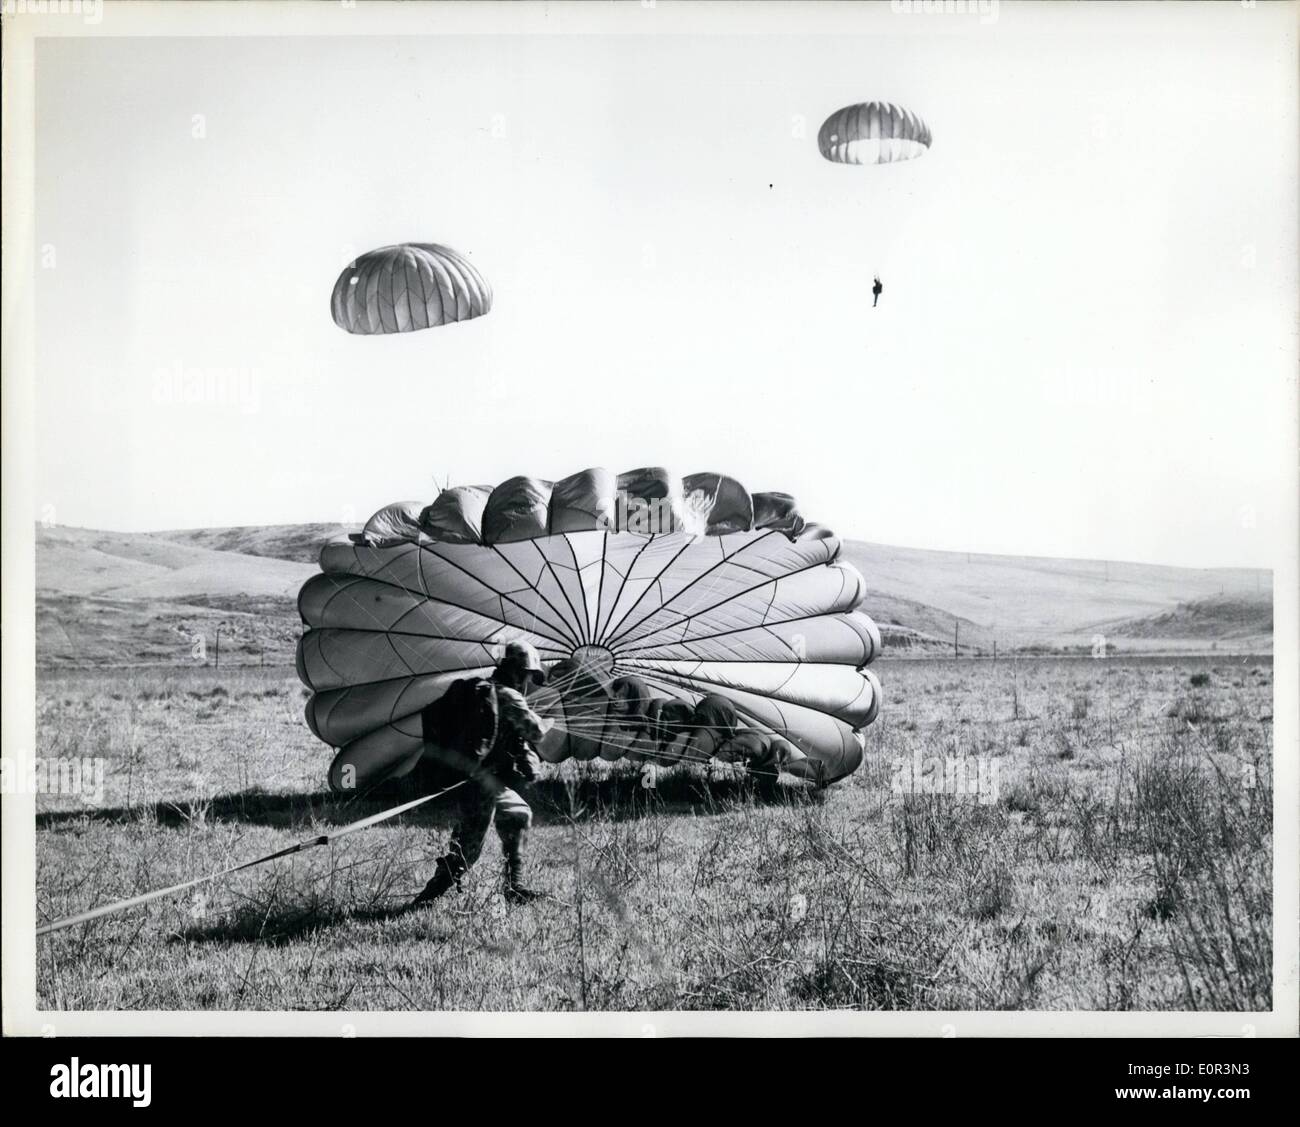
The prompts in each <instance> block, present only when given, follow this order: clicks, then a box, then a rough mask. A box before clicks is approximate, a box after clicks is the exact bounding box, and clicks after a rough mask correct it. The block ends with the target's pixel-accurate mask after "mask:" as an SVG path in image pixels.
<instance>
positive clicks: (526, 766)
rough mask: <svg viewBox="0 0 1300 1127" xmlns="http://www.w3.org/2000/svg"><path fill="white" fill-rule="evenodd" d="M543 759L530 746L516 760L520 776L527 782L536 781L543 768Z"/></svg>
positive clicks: (516, 768)
mask: <svg viewBox="0 0 1300 1127" xmlns="http://www.w3.org/2000/svg"><path fill="white" fill-rule="evenodd" d="M541 766H542V761H541V759H539V758H538V756H537V752H535V751H533V750H532V748H529V749H528V750H527V751H526V752H524V754H523V755H521V756H520V757H519V758H518V759H516V760H515V770H516V771H518V772H519V777H520V778H521V779H523V780H524V782H526V783H535V782H536V781H537V775H538V772H539V771H540V770H541Z"/></svg>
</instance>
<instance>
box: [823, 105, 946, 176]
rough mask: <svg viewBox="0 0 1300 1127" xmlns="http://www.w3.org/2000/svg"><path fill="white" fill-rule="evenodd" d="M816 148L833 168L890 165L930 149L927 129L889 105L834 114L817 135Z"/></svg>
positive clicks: (910, 114) (914, 118)
mask: <svg viewBox="0 0 1300 1127" xmlns="http://www.w3.org/2000/svg"><path fill="white" fill-rule="evenodd" d="M817 148H818V149H820V150H821V154H822V156H824V157H825V158H826V159H827V160H829V161H833V162H834V163H835V164H892V163H893V162H894V161H900V160H911V159H912V158H913V157H919V156H920V155H921V154H922V153H924V152H926V151H927V150H928V149H929V148H930V127H929V126H928V125H926V124H925V122H924V121H922V120H921V119H920V118H919V117H917V116H916V115H915V114H914V113H912V112H911V111H909V110H905V109H903V108H902V107H901V106H896V105H894V104H893V103H892V102H862V103H860V104H859V105H856V106H845V107H844V108H843V109H840V110H836V111H835V112H834V113H833V114H831V116H830V117H828V118H827V119H826V120H825V121H824V122H823V123H822V127H821V129H820V130H818V132H817Z"/></svg>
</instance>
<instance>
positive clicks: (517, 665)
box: [415, 643, 552, 906]
mask: <svg viewBox="0 0 1300 1127" xmlns="http://www.w3.org/2000/svg"><path fill="white" fill-rule="evenodd" d="M507 668H512V669H514V670H515V671H516V672H521V671H522V673H524V674H526V675H527V676H528V677H529V678H531V679H532V680H533V681H534V682H535V683H540V681H541V680H542V679H543V677H544V674H543V673H542V670H541V664H540V662H539V661H538V659H537V653H536V651H535V650H534V649H533V648H532V647H531V646H528V645H526V644H524V643H510V644H509V645H507V647H506V656H505V658H503V661H502V666H501V667H499V670H498V674H497V676H496V677H494V678H493V688H494V689H495V693H496V713H497V729H496V740H495V742H494V743H493V744H492V749H491V751H490V752H489V753H488V754H487V756H486V757H485V758H484V759H483V760H482V762H481V763H473V764H471V763H466V762H463V761H462V762H460V763H449V762H447V761H446V759H445V757H444V756H442V755H441V754H440V751H441V749H439V748H438V747H437V746H436V745H432V746H430V748H429V752H430V753H431V755H430V756H427V757H429V758H432V759H433V761H434V762H435V764H437V763H439V761H442V766H441V767H440V768H438V767H435V774H437V773H438V772H439V771H440V772H441V778H439V780H438V784H437V785H438V786H446V785H449V784H450V783H451V782H454V781H456V780H457V779H466V778H468V782H466V783H465V785H464V786H461V787H458V788H457V789H456V791H455V792H453V795H454V801H455V803H456V807H457V809H456V824H455V828H454V829H453V830H452V835H451V845H450V848H449V849H448V850H447V852H446V853H445V854H444V855H443V856H442V857H440V858H438V861H437V866H436V868H435V871H434V875H433V879H432V880H430V881H429V883H428V884H427V885H426V886H425V889H424V891H423V892H421V893H420V895H419V896H418V897H417V898H416V901H415V903H416V905H417V906H418V905H420V904H425V903H428V902H429V901H431V900H435V899H437V898H438V897H439V896H441V895H442V894H443V893H445V892H446V891H448V890H449V889H450V888H451V887H452V886H454V885H457V884H459V883H460V878H461V877H463V876H464V875H465V873H466V871H467V870H468V869H469V867H470V866H471V865H473V864H474V862H475V861H477V860H478V858H479V855H480V854H481V853H482V852H483V841H484V839H485V838H486V837H487V832H488V828H489V827H490V826H491V825H492V823H493V821H494V820H495V822H496V829H497V836H498V837H499V838H500V839H501V849H502V852H503V853H504V854H505V859H506V865H505V892H506V898H507V899H508V900H511V901H512V902H516V903H519V902H523V901H526V900H531V899H534V898H535V897H536V896H537V895H538V894H537V893H534V892H532V891H530V890H529V889H527V888H525V887H524V886H523V884H522V876H523V867H524V860H523V854H524V844H525V841H526V839H527V836H528V830H529V828H530V827H531V826H532V822H533V812H532V809H531V808H530V807H529V805H528V803H527V802H525V801H524V799H523V797H522V795H520V793H519V791H520V789H522V787H523V786H524V785H525V784H527V783H530V782H532V781H533V780H534V779H535V778H536V777H537V769H538V767H539V766H540V761H539V759H538V757H537V752H536V751H535V750H534V748H533V745H534V744H535V743H537V742H538V741H539V740H541V738H542V737H543V736H544V735H545V734H546V733H547V731H549V730H550V727H551V723H552V722H551V721H550V720H543V719H542V718H541V717H540V716H538V715H537V713H536V712H534V711H533V710H532V709H531V708H529V707H528V702H527V700H525V698H524V695H523V693H521V692H518V691H517V690H515V689H512V688H510V686H509V685H506V684H502V683H501V679H502V674H503V672H504V671H505V670H506V669H507ZM506 679H509V678H508V677H507V678H506ZM430 707H431V708H432V707H433V706H430ZM426 715H427V710H426ZM429 732H430V729H429V728H427V727H426V741H428V740H429ZM448 772H451V777H450V778H448V777H447V773H448ZM426 785H428V786H429V787H430V789H434V787H433V786H432V785H430V784H429V783H426Z"/></svg>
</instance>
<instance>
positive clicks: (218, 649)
mask: <svg viewBox="0 0 1300 1127" xmlns="http://www.w3.org/2000/svg"><path fill="white" fill-rule="evenodd" d="M212 648H213V650H214V652H215V653H216V659H217V668H218V669H220V668H221V623H220V622H218V623H217V640H216V643H215V644H214V645H213V647H212Z"/></svg>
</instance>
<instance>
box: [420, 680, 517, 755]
mask: <svg viewBox="0 0 1300 1127" xmlns="http://www.w3.org/2000/svg"><path fill="white" fill-rule="evenodd" d="M498 720H499V717H498V709H497V689H496V684H495V683H494V682H492V681H489V680H486V679H485V678H481V677H462V678H461V679H460V680H459V681H453V682H452V683H451V685H450V686H448V688H447V691H446V692H445V693H443V694H442V696H440V697H439V698H438V699H437V700H435V701H434V702H433V703H432V704H430V705H429V706H428V707H427V708H425V710H424V711H423V712H422V713H420V728H421V734H422V736H423V738H424V742H425V744H426V746H427V745H429V744H432V745H434V746H435V747H437V748H439V749H441V750H442V751H443V752H444V753H449V754H446V755H445V758H446V759H449V760H450V761H451V764H454V765H455V766H456V767H458V768H460V769H462V770H463V771H464V772H465V773H466V774H468V773H469V772H471V771H473V770H475V769H476V768H478V767H479V766H481V765H482V764H483V763H484V762H485V761H486V760H487V758H488V757H489V756H490V755H491V754H492V750H493V748H495V747H496V743H497V731H498V727H499V724H498ZM451 764H448V765H451Z"/></svg>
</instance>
